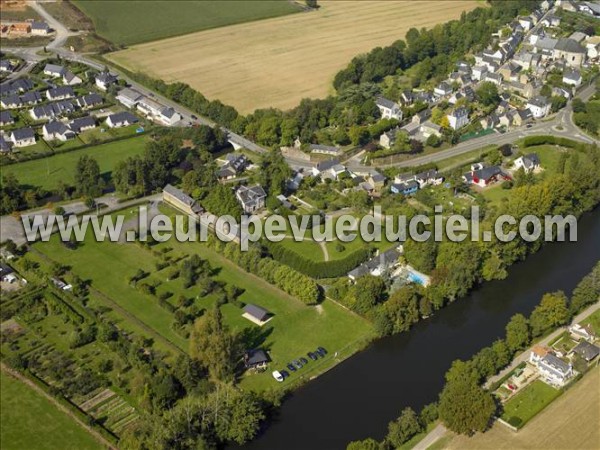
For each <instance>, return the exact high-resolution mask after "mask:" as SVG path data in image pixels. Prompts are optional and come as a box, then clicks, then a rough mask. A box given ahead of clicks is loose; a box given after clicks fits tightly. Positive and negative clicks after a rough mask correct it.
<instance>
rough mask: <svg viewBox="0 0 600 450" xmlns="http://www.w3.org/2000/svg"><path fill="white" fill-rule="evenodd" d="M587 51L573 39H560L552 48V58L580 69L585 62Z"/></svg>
mask: <svg viewBox="0 0 600 450" xmlns="http://www.w3.org/2000/svg"><path fill="white" fill-rule="evenodd" d="M586 54H587V51H586V49H585V48H583V46H582V45H581V44H580V43H579V42H577V41H574V40H573V39H564V38H561V39H559V40H558V42H557V43H556V46H555V47H554V57H555V58H556V59H562V60H563V61H565V62H566V63H567V64H568V65H569V66H571V67H581V65H582V64H583V63H584V62H585V57H586Z"/></svg>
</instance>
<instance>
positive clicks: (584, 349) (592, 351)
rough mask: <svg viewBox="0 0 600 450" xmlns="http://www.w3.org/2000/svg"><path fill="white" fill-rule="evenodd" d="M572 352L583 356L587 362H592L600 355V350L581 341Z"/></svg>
mask: <svg viewBox="0 0 600 450" xmlns="http://www.w3.org/2000/svg"><path fill="white" fill-rule="evenodd" d="M571 352H572V353H575V354H576V355H579V356H581V357H582V358H583V359H585V360H586V361H587V362H590V361H591V360H592V359H594V358H595V357H596V356H598V355H599V354H600V348H598V346H596V345H594V344H591V343H590V342H588V341H581V342H580V343H579V344H577V345H576V346H575V348H573V350H571Z"/></svg>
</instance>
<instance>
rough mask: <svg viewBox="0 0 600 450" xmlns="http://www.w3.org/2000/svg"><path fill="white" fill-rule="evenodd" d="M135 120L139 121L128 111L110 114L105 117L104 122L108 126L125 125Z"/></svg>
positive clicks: (117, 126) (135, 121)
mask: <svg viewBox="0 0 600 450" xmlns="http://www.w3.org/2000/svg"><path fill="white" fill-rule="evenodd" d="M137 122H139V120H138V118H137V117H136V116H134V115H133V114H131V113H130V112H129V111H123V112H119V113H116V114H111V115H110V116H108V118H107V119H106V124H107V125H108V126H109V127H110V128H119V127H126V126H129V125H132V124H134V123H137Z"/></svg>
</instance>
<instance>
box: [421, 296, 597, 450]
mask: <svg viewBox="0 0 600 450" xmlns="http://www.w3.org/2000/svg"><path fill="white" fill-rule="evenodd" d="M598 300H599V301H598V302H596V303H594V304H593V305H591V306H590V307H589V308H587V309H586V310H585V311H583V312H581V313H580V314H578V315H577V316H576V317H575V318H574V319H573V320H572V321H571V323H572V324H575V323H579V322H581V321H582V320H584V319H585V318H587V317H588V316H590V315H591V314H593V313H594V312H596V311H598V310H600V298H599V299H598ZM567 328H568V327H560V328H559V329H557V330H555V331H554V332H552V333H550V334H549V335H548V336H546V337H545V338H544V339H542V340H541V341H539V342H536V344H535V345H548V343H549V342H551V341H552V340H554V339H556V338H557V337H558V336H560V335H561V334H562V333H563V332H564V331H565V330H567ZM530 354H531V348H528V349H527V350H525V351H524V352H523V353H521V354H520V355H518V356H517V357H516V358H515V359H513V361H512V363H511V364H510V365H509V366H508V367H506V368H505V369H503V370H501V371H500V372H499V373H498V374H497V375H494V376H493V377H490V378H488V380H487V382H486V383H485V387H489V386H490V385H491V384H493V383H495V382H496V381H498V380H500V379H502V378H503V377H505V376H506V375H508V374H509V373H510V372H511V371H513V370H514V369H516V367H517V366H518V365H519V364H521V363H522V362H523V361H527V360H529V355H530ZM446 431H447V429H446V427H445V426H444V425H442V424H441V423H440V424H438V425H437V426H436V427H435V428H434V429H433V430H431V431H430V432H429V433H428V434H427V436H425V437H424V438H423V440H421V442H419V443H418V444H417V445H415V446H414V447H413V449H412V450H426V449H427V448H429V447H430V446H432V445H433V444H434V443H435V442H436V441H438V440H439V439H441V438H442V437H443V436H444V434H445V433H446Z"/></svg>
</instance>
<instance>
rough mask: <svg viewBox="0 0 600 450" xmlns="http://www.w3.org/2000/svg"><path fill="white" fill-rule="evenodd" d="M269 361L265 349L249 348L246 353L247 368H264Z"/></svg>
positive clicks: (245, 363) (245, 364)
mask: <svg viewBox="0 0 600 450" xmlns="http://www.w3.org/2000/svg"><path fill="white" fill-rule="evenodd" d="M268 363H269V358H268V356H267V354H266V353H265V352H264V351H263V350H248V351H247V352H246V353H245V354H244V367H245V368H246V369H264V368H265V367H267V364H268Z"/></svg>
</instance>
